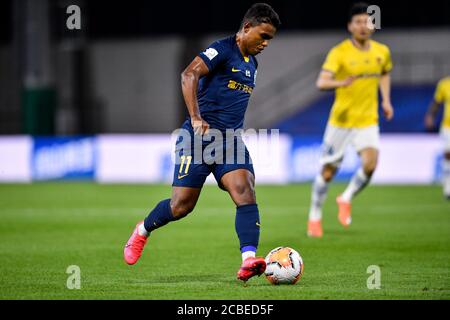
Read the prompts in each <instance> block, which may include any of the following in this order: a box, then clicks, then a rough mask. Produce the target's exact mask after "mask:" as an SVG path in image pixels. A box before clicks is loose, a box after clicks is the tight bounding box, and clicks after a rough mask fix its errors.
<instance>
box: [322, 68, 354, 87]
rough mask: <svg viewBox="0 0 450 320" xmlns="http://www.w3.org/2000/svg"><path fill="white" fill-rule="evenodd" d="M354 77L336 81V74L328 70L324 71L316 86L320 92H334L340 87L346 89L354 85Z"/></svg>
mask: <svg viewBox="0 0 450 320" xmlns="http://www.w3.org/2000/svg"><path fill="white" fill-rule="evenodd" d="M354 80H355V77H354V76H350V77H348V78H346V79H344V80H336V79H334V73H333V72H331V71H328V70H322V71H321V72H320V74H319V77H318V78H317V81H316V86H317V88H319V90H332V89H336V88H340V87H346V86H349V85H351V84H352V83H353V81H354Z"/></svg>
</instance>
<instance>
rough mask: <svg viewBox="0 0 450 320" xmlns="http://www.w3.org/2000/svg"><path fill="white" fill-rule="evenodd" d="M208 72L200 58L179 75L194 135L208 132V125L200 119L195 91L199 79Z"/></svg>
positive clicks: (196, 58)
mask: <svg viewBox="0 0 450 320" xmlns="http://www.w3.org/2000/svg"><path fill="white" fill-rule="evenodd" d="M208 72H209V69H208V66H207V65H206V63H205V62H204V61H203V60H202V59H201V58H200V57H198V56H197V57H195V59H194V60H193V61H192V62H191V63H190V64H189V65H188V66H187V68H186V69H185V70H184V71H183V72H182V73H181V88H182V91H183V97H184V102H185V103H186V107H187V109H188V111H189V115H190V117H191V124H192V128H193V129H194V133H195V134H202V135H203V134H206V133H208V130H209V124H208V123H207V122H206V121H205V120H203V119H202V117H201V114H200V109H199V107H198V100H197V89H198V82H199V80H200V78H201V77H203V76H205V75H207V74H208Z"/></svg>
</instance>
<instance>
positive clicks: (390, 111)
mask: <svg viewBox="0 0 450 320" xmlns="http://www.w3.org/2000/svg"><path fill="white" fill-rule="evenodd" d="M381 106H382V107H383V113H384V117H385V118H386V120H387V121H391V120H392V118H393V117H394V108H393V107H392V104H391V103H390V102H385V101H384V102H383V103H382V104H381Z"/></svg>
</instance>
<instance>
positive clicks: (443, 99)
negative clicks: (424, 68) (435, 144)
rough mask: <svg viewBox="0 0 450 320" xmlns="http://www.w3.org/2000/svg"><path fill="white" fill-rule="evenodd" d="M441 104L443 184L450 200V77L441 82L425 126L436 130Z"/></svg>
mask: <svg viewBox="0 0 450 320" xmlns="http://www.w3.org/2000/svg"><path fill="white" fill-rule="evenodd" d="M441 104H444V106H445V109H444V118H443V119H442V123H441V136H442V138H443V140H444V159H443V161H442V169H443V170H442V184H443V187H444V188H443V189H444V196H445V197H446V198H447V199H448V200H450V76H448V77H446V78H443V79H441V81H439V83H438V85H437V87H436V92H435V93H434V99H433V101H432V102H431V104H430V107H429V108H428V112H427V114H426V116H425V126H426V127H427V128H428V129H433V128H434V122H435V120H436V114H437V112H438V110H439V107H440V106H441Z"/></svg>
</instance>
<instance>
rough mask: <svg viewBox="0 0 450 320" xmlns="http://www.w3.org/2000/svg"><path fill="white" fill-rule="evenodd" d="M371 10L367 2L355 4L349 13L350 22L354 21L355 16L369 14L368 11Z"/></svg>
mask: <svg viewBox="0 0 450 320" xmlns="http://www.w3.org/2000/svg"><path fill="white" fill-rule="evenodd" d="M368 8H369V4H367V3H365V2H357V3H355V4H353V5H352V6H351V7H350V10H349V12H348V22H350V21H352V19H353V16H356V15H358V14H363V13H366V14H369V13H368V12H367V9H368Z"/></svg>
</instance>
